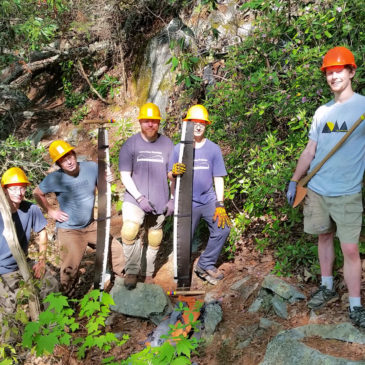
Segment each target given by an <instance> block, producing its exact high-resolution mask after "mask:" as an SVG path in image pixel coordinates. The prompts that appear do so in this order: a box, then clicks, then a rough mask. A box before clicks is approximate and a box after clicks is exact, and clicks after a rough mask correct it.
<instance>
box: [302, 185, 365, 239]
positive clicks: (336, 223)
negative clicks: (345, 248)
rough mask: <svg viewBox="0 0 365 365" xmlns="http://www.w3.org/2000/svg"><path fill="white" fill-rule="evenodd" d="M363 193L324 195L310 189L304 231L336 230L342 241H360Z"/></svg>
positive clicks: (305, 209) (313, 232)
mask: <svg viewBox="0 0 365 365" xmlns="http://www.w3.org/2000/svg"><path fill="white" fill-rule="evenodd" d="M362 211H363V208H362V194H361V193H357V194H352V195H342V196H322V195H319V194H317V193H315V192H314V191H312V190H310V189H308V193H307V196H306V198H305V201H304V212H303V213H304V232H306V233H310V234H323V233H330V232H336V231H337V236H338V238H339V239H340V242H341V243H358V242H359V238H360V232H361V225H362Z"/></svg>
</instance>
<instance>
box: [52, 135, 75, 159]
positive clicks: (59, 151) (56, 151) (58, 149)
mask: <svg viewBox="0 0 365 365" xmlns="http://www.w3.org/2000/svg"><path fill="white" fill-rule="evenodd" d="M73 149H75V147H72V146H71V145H69V144H68V143H67V142H65V141H61V140H58V141H54V142H52V143H51V145H50V146H49V155H50V156H51V159H52V160H53V162H56V161H58V160H59V159H60V158H61V157H62V156H64V155H65V154H66V153H68V152H70V151H72V150H73Z"/></svg>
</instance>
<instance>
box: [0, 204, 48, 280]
mask: <svg viewBox="0 0 365 365" xmlns="http://www.w3.org/2000/svg"><path fill="white" fill-rule="evenodd" d="M12 219H13V222H14V225H15V230H16V235H17V236H18V240H19V244H20V246H21V248H22V249H23V251H24V253H25V254H26V255H27V254H28V244H29V239H30V233H31V231H32V230H33V231H34V232H37V233H38V232H40V231H41V230H42V229H43V228H44V227H45V226H46V225H47V220H46V218H44V216H43V214H42V212H41V210H40V209H39V207H38V206H36V205H34V204H32V203H30V202H27V201H22V202H21V203H20V205H19V209H18V210H17V211H16V212H15V213H13V214H12ZM3 232H4V221H3V218H2V216H1V213H0V275H1V274H6V273H9V272H14V271H16V270H18V264H17V263H16V261H15V258H14V257H13V255H12V253H11V251H10V248H9V245H8V242H7V241H6V239H5V237H4V235H3Z"/></svg>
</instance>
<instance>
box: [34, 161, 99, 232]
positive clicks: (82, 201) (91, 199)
mask: <svg viewBox="0 0 365 365" xmlns="http://www.w3.org/2000/svg"><path fill="white" fill-rule="evenodd" d="M97 179H98V165H97V164H96V163H95V162H92V161H85V162H80V172H79V174H78V176H76V177H73V176H70V175H67V174H66V173H65V172H64V171H63V170H62V169H60V170H57V171H54V172H52V173H51V174H49V175H48V176H46V177H45V178H44V180H43V181H42V182H41V183H40V184H39V189H41V191H42V192H43V193H45V194H46V193H56V196H57V200H58V203H59V205H60V209H61V210H62V211H64V212H65V213H67V214H68V217H69V219H68V220H67V221H66V222H62V223H61V222H57V223H56V225H57V227H59V228H66V229H80V228H84V227H86V226H88V225H89V224H90V223H91V222H92V220H93V215H94V214H93V212H94V203H95V187H96V186H97Z"/></svg>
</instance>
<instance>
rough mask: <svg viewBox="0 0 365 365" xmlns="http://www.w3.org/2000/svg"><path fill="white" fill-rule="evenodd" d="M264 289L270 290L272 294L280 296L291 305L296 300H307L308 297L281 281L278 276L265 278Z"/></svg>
mask: <svg viewBox="0 0 365 365" xmlns="http://www.w3.org/2000/svg"><path fill="white" fill-rule="evenodd" d="M262 287H263V288H266V289H270V290H271V291H272V292H274V293H276V294H277V295H280V296H281V297H282V298H284V299H287V300H289V301H290V302H291V303H293V302H295V301H296V300H298V299H299V300H302V299H306V296H305V295H304V294H303V293H301V292H299V291H298V290H297V289H296V288H294V287H293V286H292V285H290V284H288V283H287V282H285V281H284V280H281V279H279V278H278V277H276V276H273V275H268V276H266V277H265V279H264V281H263V283H262Z"/></svg>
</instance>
